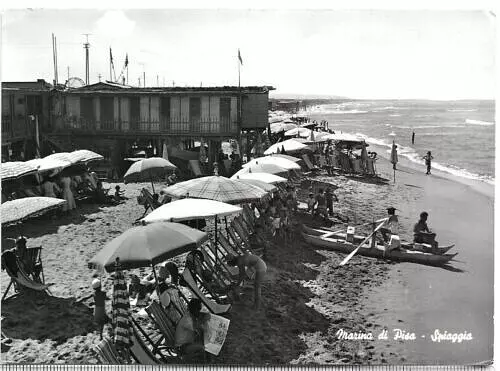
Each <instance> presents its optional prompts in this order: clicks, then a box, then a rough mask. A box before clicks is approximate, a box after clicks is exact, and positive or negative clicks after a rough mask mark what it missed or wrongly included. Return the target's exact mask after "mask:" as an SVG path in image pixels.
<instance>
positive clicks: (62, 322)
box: [2, 291, 94, 344]
mask: <svg viewBox="0 0 500 371" xmlns="http://www.w3.org/2000/svg"><path fill="white" fill-rule="evenodd" d="M2 317H4V320H3V321H2V331H3V332H4V333H5V335H6V336H8V337H10V338H13V339H21V340H26V339H37V340H40V341H44V340H45V339H51V340H53V341H55V342H56V343H58V344H61V343H64V342H65V341H67V340H68V339H70V338H72V337H74V336H78V335H86V334H88V333H89V332H91V331H93V330H94V325H93V315H92V310H91V309H90V308H89V307H87V306H86V305H84V304H82V303H77V302H76V301H75V299H74V298H60V297H55V296H49V295H47V294H45V293H37V292H32V291H25V292H23V293H21V294H19V295H17V296H14V297H12V298H10V299H8V300H7V301H5V302H4V303H2Z"/></svg>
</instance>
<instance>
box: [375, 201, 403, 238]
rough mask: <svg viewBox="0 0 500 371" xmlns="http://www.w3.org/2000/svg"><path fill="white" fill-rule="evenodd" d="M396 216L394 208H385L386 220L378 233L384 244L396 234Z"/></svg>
mask: <svg viewBox="0 0 500 371" xmlns="http://www.w3.org/2000/svg"><path fill="white" fill-rule="evenodd" d="M398 222H399V221H398V216H397V215H396V208H394V207H392V206H391V207H388V208H387V218H386V221H385V223H384V226H383V227H382V228H380V233H381V234H382V237H383V239H384V242H389V239H390V237H391V235H393V234H396V235H397V234H398Z"/></svg>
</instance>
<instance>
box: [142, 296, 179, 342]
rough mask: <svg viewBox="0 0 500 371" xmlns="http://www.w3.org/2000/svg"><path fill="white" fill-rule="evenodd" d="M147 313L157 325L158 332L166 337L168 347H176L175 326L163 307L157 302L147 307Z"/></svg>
mask: <svg viewBox="0 0 500 371" xmlns="http://www.w3.org/2000/svg"><path fill="white" fill-rule="evenodd" d="M146 313H147V314H148V316H149V317H150V318H151V320H152V321H153V322H154V323H155V324H156V327H158V330H160V332H161V334H162V335H163V336H164V338H165V341H166V343H167V345H169V346H174V344H175V325H174V323H173V321H172V320H170V319H169V318H168V316H167V314H166V313H165V311H164V310H163V308H162V307H161V305H160V304H158V303H157V302H156V301H153V302H152V303H151V304H150V305H149V306H147V307H146Z"/></svg>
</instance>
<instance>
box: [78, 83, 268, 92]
mask: <svg viewBox="0 0 500 371" xmlns="http://www.w3.org/2000/svg"><path fill="white" fill-rule="evenodd" d="M270 90H274V88H273V87H272V86H242V87H241V88H239V87H237V86H212V87H180V86H175V87H145V88H140V87H136V86H130V85H122V84H118V83H115V82H111V81H105V82H98V83H95V84H91V85H86V86H82V87H81V88H76V89H71V90H70V91H69V92H71V93H95V92H100V93H109V92H116V91H124V92H125V91H126V92H127V93H134V94H151V93H155V94H162V93H207V92H218V93H238V92H240V91H241V93H243V94H245V93H267V92H269V91H270Z"/></svg>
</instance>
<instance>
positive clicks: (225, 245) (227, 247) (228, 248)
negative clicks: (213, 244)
mask: <svg viewBox="0 0 500 371" xmlns="http://www.w3.org/2000/svg"><path fill="white" fill-rule="evenodd" d="M218 240H219V245H220V246H221V247H222V249H223V250H224V251H225V252H226V255H227V254H231V255H240V252H239V251H237V249H235V248H234V247H233V246H232V245H231V242H229V240H228V239H227V237H226V236H224V234H222V233H221V234H219V236H218Z"/></svg>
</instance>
